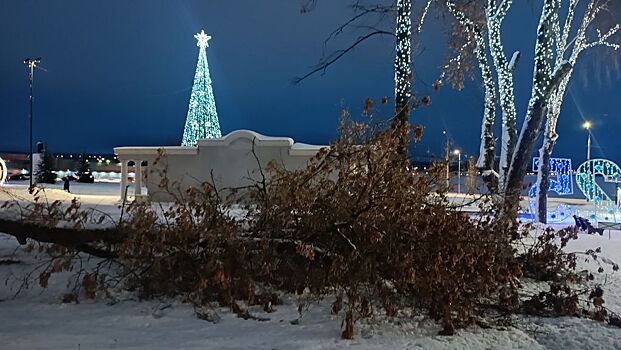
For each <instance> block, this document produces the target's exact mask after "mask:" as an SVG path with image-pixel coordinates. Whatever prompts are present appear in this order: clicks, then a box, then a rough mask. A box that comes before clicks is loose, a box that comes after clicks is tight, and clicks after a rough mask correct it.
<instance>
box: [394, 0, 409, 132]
mask: <svg viewBox="0 0 621 350" xmlns="http://www.w3.org/2000/svg"><path fill="white" fill-rule="evenodd" d="M411 14H412V1H411V0H397V28H396V31H395V35H396V37H397V43H396V53H395V109H396V120H398V121H401V122H407V121H408V119H409V109H410V106H409V104H410V98H412V67H411V66H410V64H411V56H412V42H411V36H412V19H411V18H410V16H411Z"/></svg>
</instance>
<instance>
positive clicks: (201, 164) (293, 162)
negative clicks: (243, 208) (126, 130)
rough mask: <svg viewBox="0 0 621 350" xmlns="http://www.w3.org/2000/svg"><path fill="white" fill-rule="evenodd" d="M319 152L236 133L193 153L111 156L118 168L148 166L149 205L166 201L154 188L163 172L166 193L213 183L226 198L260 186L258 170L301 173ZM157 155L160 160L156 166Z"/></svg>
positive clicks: (139, 150)
mask: <svg viewBox="0 0 621 350" xmlns="http://www.w3.org/2000/svg"><path fill="white" fill-rule="evenodd" d="M253 147H254V153H253ZM321 147H322V146H313V145H305V144H300V143H295V142H294V141H293V139H291V138H288V137H269V136H264V135H261V134H258V133H255V132H253V131H249V130H237V131H234V132H231V133H230V134H228V135H226V136H224V137H222V138H219V139H210V140H199V141H198V145H197V146H196V147H117V148H115V149H114V152H115V153H116V155H117V156H118V158H119V160H120V161H121V162H125V163H127V162H129V161H134V162H136V163H138V162H142V161H146V162H147V164H148V165H147V166H146V167H143V173H146V187H147V192H148V195H149V197H150V199H151V200H152V201H170V200H171V199H172V197H171V196H170V194H169V193H167V192H168V191H164V190H162V189H161V188H159V184H160V182H161V179H162V176H160V175H159V174H160V173H161V171H163V170H164V169H166V176H167V178H168V180H169V182H170V183H171V185H172V186H171V187H173V188H174V189H177V188H178V189H179V190H180V191H181V193H183V192H184V191H185V190H186V189H187V188H189V187H199V186H200V184H201V183H203V182H210V183H212V182H213V183H214V184H215V186H216V187H217V188H218V189H219V190H220V191H223V192H225V193H226V190H227V189H231V188H243V187H247V186H251V185H253V184H254V183H256V182H257V181H260V180H261V178H262V177H261V171H260V169H265V166H266V165H267V164H268V163H269V162H270V161H272V160H273V161H276V162H278V163H280V164H281V165H282V166H284V167H285V168H287V169H290V170H293V169H299V168H302V167H305V166H306V164H307V162H308V160H309V159H310V158H311V157H312V156H314V155H315V154H316V153H317V152H318V151H319V150H320V149H321ZM159 152H162V153H163V154H165V156H163V157H161V159H159V160H158V161H157V162H155V161H156V159H158V153H159ZM264 173H265V172H264ZM212 174H213V175H212ZM212 177H213V181H212ZM122 187H123V185H122Z"/></svg>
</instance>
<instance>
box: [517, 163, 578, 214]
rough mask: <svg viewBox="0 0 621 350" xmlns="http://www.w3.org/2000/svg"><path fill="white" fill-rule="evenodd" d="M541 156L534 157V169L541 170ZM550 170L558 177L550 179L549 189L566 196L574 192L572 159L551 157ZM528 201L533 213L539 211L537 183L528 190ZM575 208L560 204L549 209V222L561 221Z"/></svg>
mask: <svg viewBox="0 0 621 350" xmlns="http://www.w3.org/2000/svg"><path fill="white" fill-rule="evenodd" d="M539 160H540V158H539V157H535V158H533V171H535V172H537V171H539ZM550 172H551V173H552V174H555V175H556V179H550V182H549V184H548V191H552V192H556V193H557V194H558V195H561V196H566V195H570V194H573V193H574V185H573V181H572V179H571V172H572V166H571V159H568V158H551V159H550ZM528 203H529V206H530V210H531V212H532V213H535V212H536V211H537V184H536V183H535V184H533V185H532V186H531V187H530V189H529V191H528ZM573 213H574V209H573V208H572V206H571V205H568V204H559V205H557V206H556V208H555V209H554V210H553V211H548V214H547V215H548V220H547V222H561V221H563V220H565V219H566V218H568V217H569V216H571V215H572V214H573Z"/></svg>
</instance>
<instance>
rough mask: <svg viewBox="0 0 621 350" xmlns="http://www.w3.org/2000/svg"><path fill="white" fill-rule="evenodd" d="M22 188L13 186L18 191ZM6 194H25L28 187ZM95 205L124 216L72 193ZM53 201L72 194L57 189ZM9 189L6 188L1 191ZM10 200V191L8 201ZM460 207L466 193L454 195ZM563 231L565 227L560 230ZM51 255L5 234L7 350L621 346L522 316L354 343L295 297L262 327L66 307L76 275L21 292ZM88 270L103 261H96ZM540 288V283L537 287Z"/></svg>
mask: <svg viewBox="0 0 621 350" xmlns="http://www.w3.org/2000/svg"><path fill="white" fill-rule="evenodd" d="M11 186H13V187H11ZM11 186H9V187H8V188H5V189H6V190H8V191H13V193H17V194H20V195H23V193H22V191H23V188H21V187H19V186H20V185H17V186H15V185H11ZM72 189H74V190H75V191H76V192H77V193H78V195H79V196H80V197H81V199H83V200H86V201H87V203H89V205H100V206H104V207H106V208H108V210H110V211H113V210H117V211H118V203H117V202H118V197H117V196H116V192H115V191H118V187H117V186H116V185H112V186H110V185H109V184H94V185H93V184H80V185H77V184H76V185H75V186H73V187H72ZM47 191H49V196H51V197H53V198H61V197H63V196H64V197H63V198H65V200H68V199H70V198H71V195H69V194H66V193H64V192H62V191H61V190H60V189H57V188H48V190H47ZM0 192H1V191H0ZM5 195H6V194H5ZM455 197H456V198H453V199H452V200H454V201H459V200H463V199H464V198H465V196H463V198H462V197H460V196H455ZM560 227H562V226H560V225H557V228H560ZM597 247H601V248H602V253H601V256H602V257H606V258H609V259H611V260H613V261H616V262H620V261H621V231H612V232H611V239H608V235H607V234H606V235H604V236H603V237H602V236H599V235H580V238H579V239H578V240H576V241H572V242H570V244H569V246H568V247H567V250H568V251H575V252H584V251H586V250H587V249H595V248H597ZM43 257H44V255H39V256H35V255H33V254H29V253H26V252H25V251H24V250H23V248H22V247H20V246H19V245H18V243H17V242H16V240H15V239H13V238H12V237H10V236H8V235H4V234H1V233H0V260H5V259H14V260H19V261H21V263H19V264H0V281H1V282H2V283H0V325H2V326H0V344H2V345H0V348H1V349H15V350H22V349H24V350H25V349H29V350H30V349H136V350H138V349H145V350H146V349H152V350H160V349H173V348H174V349H246V348H253V349H348V348H354V349H386V348H393V349H430V350H437V349H460V350H471V349H528V350H536V349H553V350H554V349H559V350H560V349H581V350H582V349H590V348H597V349H601V350H607V349H610V350H613V349H621V341H620V340H619V339H620V338H621V337H619V334H621V333H620V331H621V330H619V329H618V328H614V327H611V326H607V325H605V324H602V323H598V322H595V321H590V320H587V319H578V318H570V317H564V318H541V317H530V316H516V317H514V319H513V324H512V325H511V326H507V327H504V328H502V327H492V328H491V329H482V328H479V327H470V328H467V329H464V330H459V331H458V332H457V334H456V335H455V336H451V337H445V336H439V335H437V334H438V331H439V330H440V326H438V325H437V324H436V323H434V322H432V321H430V320H428V319H427V318H426V317H424V316H421V315H418V316H413V317H412V316H411V315H400V316H398V317H395V318H385V317H383V316H378V317H377V318H376V319H375V320H373V321H360V323H359V324H357V326H356V335H355V339H354V340H351V341H348V340H342V339H341V338H340V325H341V317H340V316H334V315H330V312H329V309H330V300H329V299H327V300H323V301H318V302H312V303H311V304H310V307H309V309H308V311H306V312H305V313H304V314H303V316H302V318H301V320H300V322H299V324H292V323H291V321H293V320H296V319H298V318H299V315H298V311H297V303H296V297H295V296H285V297H284V301H285V304H284V305H280V306H277V307H276V312H274V313H269V314H268V313H265V312H263V311H262V310H260V308H259V309H251V312H252V313H253V314H255V315H257V316H260V317H266V318H269V320H268V321H265V322H259V321H253V320H243V319H240V318H237V317H236V316H235V315H234V314H232V313H231V312H229V311H228V310H227V309H224V308H219V307H214V310H213V311H214V312H215V313H216V314H217V315H218V316H219V319H218V320H217V322H209V321H204V320H200V319H198V318H197V317H196V316H195V314H194V311H193V308H192V307H191V306H190V305H188V304H183V303H181V302H179V301H176V300H155V301H139V300H138V299H137V298H136V296H135V295H134V294H133V293H130V292H123V291H114V293H113V296H114V302H112V303H111V302H110V300H111V299H107V298H104V297H102V296H100V297H98V299H96V300H94V301H90V300H85V299H82V300H81V302H80V303H79V304H63V303H62V302H61V298H62V295H63V293H65V292H66V291H67V290H68V289H67V288H68V286H67V281H68V277H69V275H68V274H56V275H53V276H52V277H51V278H50V285H49V288H47V289H41V288H40V287H39V286H38V285H36V283H35V285H33V286H31V288H29V289H27V290H23V291H22V292H21V293H20V294H18V295H15V293H16V291H17V289H18V288H19V286H20V282H21V280H20V279H19V277H21V276H24V275H25V273H27V272H28V271H31V270H32V268H33V267H34V266H35V264H38V263H41V261H42V258H43ZM87 263H91V264H92V263H94V261H90V262H87ZM579 264H580V266H579V269H585V268H589V269H591V270H593V271H595V270H596V269H597V266H598V265H597V264H596V263H595V262H593V261H590V262H585V261H584V260H583V259H581V260H580V261H579ZM603 267H604V269H605V272H604V273H602V274H597V273H596V274H595V275H596V282H598V283H602V284H603V285H604V291H605V294H604V299H605V301H606V303H605V306H607V307H608V308H610V309H612V310H615V311H620V310H621V274H619V273H612V271H611V267H610V266H608V265H606V264H604V265H603ZM534 287H535V288H536V285H534Z"/></svg>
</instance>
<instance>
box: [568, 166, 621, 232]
mask: <svg viewBox="0 0 621 350" xmlns="http://www.w3.org/2000/svg"><path fill="white" fill-rule="evenodd" d="M596 175H603V176H604V181H606V182H621V168H620V167H619V166H618V165H617V164H615V163H613V162H611V161H609V160H606V159H591V160H587V161H586V162H584V163H582V164H581V165H580V166H579V167H578V170H577V171H576V184H577V185H578V188H580V190H581V191H582V193H583V194H584V196H585V197H586V198H587V199H588V200H589V201H591V202H593V203H594V204H595V208H596V209H597V211H598V212H599V211H603V212H604V214H603V216H602V218H603V219H604V220H605V221H608V220H612V219H616V216H617V215H620V214H621V212H620V211H619V208H617V206H616V203H615V202H614V201H613V200H612V199H610V197H609V196H608V194H606V192H605V191H604V190H603V189H602V188H601V187H600V186H599V185H598V184H597V183H596V182H595V176H596ZM591 219H595V220H597V219H599V217H598V216H597V213H596V214H592V215H591Z"/></svg>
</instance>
